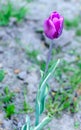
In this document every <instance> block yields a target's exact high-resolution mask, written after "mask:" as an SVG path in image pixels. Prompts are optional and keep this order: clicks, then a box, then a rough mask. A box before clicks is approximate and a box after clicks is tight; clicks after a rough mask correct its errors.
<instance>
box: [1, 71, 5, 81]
mask: <svg viewBox="0 0 81 130" xmlns="http://www.w3.org/2000/svg"><path fill="white" fill-rule="evenodd" d="M4 77H5V72H4V70H0V82H2V81H3V79H4Z"/></svg>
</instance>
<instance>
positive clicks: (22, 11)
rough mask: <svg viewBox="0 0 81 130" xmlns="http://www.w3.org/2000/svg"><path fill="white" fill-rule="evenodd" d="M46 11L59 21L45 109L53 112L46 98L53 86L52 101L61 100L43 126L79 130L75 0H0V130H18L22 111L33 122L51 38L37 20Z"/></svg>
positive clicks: (79, 29) (80, 76)
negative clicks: (58, 109)
mask: <svg viewBox="0 0 81 130" xmlns="http://www.w3.org/2000/svg"><path fill="white" fill-rule="evenodd" d="M52 11H58V12H59V13H60V14H61V15H63V16H64V19H65V21H64V30H63V34H62V36H61V37H60V38H59V39H58V40H55V41H54V43H55V46H54V48H53V52H52V55H53V59H52V60H57V59H58V58H60V59H61V63H60V65H59V67H58V68H57V71H56V73H55V76H54V78H53V79H52V80H51V81H50V88H51V91H50V93H51V94H50V95H51V99H49V101H48V103H47V105H46V113H47V112H51V113H52V114H54V113H53V112H54V109H55V105H54V104H53V102H51V100H53V99H54V96H55V93H57V90H58V89H59V88H60V89H61V90H62V92H61V94H60V95H59V94H58V99H60V100H58V102H60V104H62V103H63V102H64V104H63V105H62V110H63V111H62V110H61V115H60V116H59V118H55V119H54V120H53V121H52V122H51V123H50V124H49V125H48V127H47V128H45V129H46V130H47V129H48V130H54V129H55V130H74V129H75V128H76V129H78V130H80V129H81V107H78V104H80V102H79V97H80V95H81V0H60V1H59V0H0V130H11V129H12V130H20V128H21V126H22V124H23V123H24V122H25V117H26V114H29V115H30V116H31V120H32V124H33V123H34V103H35V97H36V92H37V87H38V83H39V80H40V69H41V70H44V68H45V62H46V57H47V53H48V49H49V44H50V42H51V41H50V40H49V39H47V38H46V37H45V36H44V33H43V23H44V20H45V18H47V17H48V16H49V15H50V13H51V12H52ZM64 90H69V91H66V93H65V91H64ZM76 109H78V110H79V111H78V113H75V112H76V111H77V110H76ZM58 113H59V112H58ZM74 113H75V114H74ZM72 114H73V116H72ZM56 117H58V116H56Z"/></svg>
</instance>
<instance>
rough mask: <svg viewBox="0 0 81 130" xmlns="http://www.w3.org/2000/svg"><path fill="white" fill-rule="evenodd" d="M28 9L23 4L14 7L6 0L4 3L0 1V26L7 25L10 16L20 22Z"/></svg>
mask: <svg viewBox="0 0 81 130" xmlns="http://www.w3.org/2000/svg"><path fill="white" fill-rule="evenodd" d="M27 11H28V9H27V8H26V7H24V6H22V7H15V5H14V4H13V3H12V2H11V1H10V0H8V1H7V2H6V3H2V2H0V26H5V25H8V24H9V22H10V18H15V19H16V22H21V21H22V20H23V19H24V18H25V16H26V13H27Z"/></svg>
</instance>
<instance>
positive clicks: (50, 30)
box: [44, 19, 56, 39]
mask: <svg viewBox="0 0 81 130" xmlns="http://www.w3.org/2000/svg"><path fill="white" fill-rule="evenodd" d="M44 32H45V34H46V36H47V37H48V38H50V39H54V33H55V32H56V28H55V26H54V24H53V22H52V21H51V20H50V19H47V20H45V22H44Z"/></svg>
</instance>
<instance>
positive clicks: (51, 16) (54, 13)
mask: <svg viewBox="0 0 81 130" xmlns="http://www.w3.org/2000/svg"><path fill="white" fill-rule="evenodd" d="M49 18H50V19H51V20H53V18H58V19H59V18H60V15H59V14H58V13H57V12H53V13H51V15H50V17H49Z"/></svg>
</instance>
